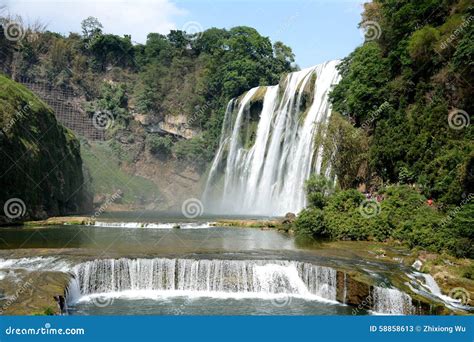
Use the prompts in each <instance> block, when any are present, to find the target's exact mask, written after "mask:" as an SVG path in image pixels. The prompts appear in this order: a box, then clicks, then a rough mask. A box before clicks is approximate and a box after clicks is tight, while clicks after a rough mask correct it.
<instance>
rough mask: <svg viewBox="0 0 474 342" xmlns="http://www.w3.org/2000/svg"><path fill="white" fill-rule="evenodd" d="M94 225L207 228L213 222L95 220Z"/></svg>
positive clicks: (109, 226)
mask: <svg viewBox="0 0 474 342" xmlns="http://www.w3.org/2000/svg"><path fill="white" fill-rule="evenodd" d="M92 225H93V226H94V227H107V228H147V229H173V228H179V229H206V228H211V227H213V222H174V223H150V222H112V221H95V222H94V223H93V224H92Z"/></svg>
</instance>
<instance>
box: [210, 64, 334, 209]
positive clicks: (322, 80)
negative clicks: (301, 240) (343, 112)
mask: <svg viewBox="0 0 474 342" xmlns="http://www.w3.org/2000/svg"><path fill="white" fill-rule="evenodd" d="M338 63H339V62H338V61H330V62H327V63H324V64H320V65H316V66H315V67H312V68H308V69H304V70H301V71H297V72H293V73H290V74H289V75H288V76H287V77H286V78H285V79H284V81H282V82H281V83H280V84H279V85H276V86H269V87H257V88H253V89H251V90H249V91H248V92H247V93H246V94H245V95H244V96H243V97H241V98H239V99H233V100H232V101H230V102H229V105H228V106H227V110H226V114H225V118H224V123H223V126H222V132H221V139H220V145H219V148H218V150H217V153H216V155H215V158H214V160H213V162H212V165H211V169H210V172H209V177H208V180H207V184H206V188H205V191H204V194H203V201H204V203H205V208H206V210H207V211H209V212H219V213H222V212H225V213H226V214H229V213H230V214H257V215H271V216H272V215H276V216H278V215H284V214H285V213H286V212H289V211H291V212H298V211H300V210H301V209H302V208H303V207H304V205H305V202H306V199H305V194H304V182H305V180H306V179H308V178H309V176H310V175H311V173H316V174H321V173H323V174H325V175H326V176H330V167H325V168H323V167H322V152H323V151H322V146H320V144H317V143H316V140H317V139H316V136H317V135H318V134H320V135H322V136H324V132H323V130H321V129H320V128H321V127H322V124H326V123H327V122H328V119H329V117H330V113H331V106H330V103H329V101H328V93H329V91H330V90H331V87H332V86H333V85H335V84H336V83H337V82H338V81H339V78H340V77H339V74H338V72H337V70H336V66H337V64H338ZM262 94H264V95H262ZM262 96H263V101H262V99H261V97H262ZM259 101H260V105H261V108H260V107H255V106H256V104H258V103H259ZM262 102H263V103H262ZM253 107H255V108H257V109H255V108H253ZM255 110H256V111H257V114H258V118H256V114H255Z"/></svg>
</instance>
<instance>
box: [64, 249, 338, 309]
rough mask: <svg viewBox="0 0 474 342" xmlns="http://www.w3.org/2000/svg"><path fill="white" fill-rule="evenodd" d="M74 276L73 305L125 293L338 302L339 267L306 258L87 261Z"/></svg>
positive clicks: (70, 292) (71, 297)
mask: <svg viewBox="0 0 474 342" xmlns="http://www.w3.org/2000/svg"><path fill="white" fill-rule="evenodd" d="M73 274H74V278H73V280H72V281H71V284H70V285H69V288H68V301H69V302H72V303H73V302H75V301H77V300H79V299H80V298H81V297H82V296H87V295H94V294H114V293H115V294H117V293H121V292H127V291H128V293H130V291H136V292H140V291H141V293H142V294H143V292H144V291H154V292H155V293H156V292H160V293H162V294H166V293H167V292H168V293H170V294H173V295H189V294H191V295H199V294H200V295H202V296H213V295H222V294H227V295H231V296H232V295H234V296H235V297H256V298H269V297H270V298H271V297H272V295H287V296H297V297H302V298H306V299H312V300H328V301H334V302H335V301H336V270H334V269H332V268H329V267H323V266H316V265H312V264H309V263H303V262H293V261H277V260H273V261H261V260H194V259H166V258H155V259H125V258H122V259H103V260H92V261H87V262H84V263H81V264H78V265H76V266H75V268H74V272H73Z"/></svg>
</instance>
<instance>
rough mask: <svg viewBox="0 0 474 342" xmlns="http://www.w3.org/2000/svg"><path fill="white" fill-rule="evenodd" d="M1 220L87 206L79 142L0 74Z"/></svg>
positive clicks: (25, 91)
mask: <svg viewBox="0 0 474 342" xmlns="http://www.w3.org/2000/svg"><path fill="white" fill-rule="evenodd" d="M0 129H1V130H0V155H1V163H0V175H1V177H0V188H1V189H2V191H1V192H0V205H1V209H0V224H9V223H15V222H21V221H25V220H31V219H44V218H46V217H47V216H58V215H66V214H73V213H80V212H85V211H89V210H91V209H92V199H91V197H90V196H89V195H88V193H87V191H86V188H85V186H84V175H83V171H82V159H81V153H80V145H79V141H78V140H77V139H76V137H75V136H74V134H73V133H72V132H71V131H70V130H68V129H66V128H64V127H63V126H61V125H60V124H58V122H57V121H56V118H55V116H54V113H53V112H52V110H51V109H50V108H49V107H47V106H46V105H45V104H44V103H43V102H42V101H41V100H39V99H38V98H37V97H36V96H35V95H33V93H31V92H30V91H29V90H28V89H27V88H25V87H24V86H22V85H20V84H18V83H16V82H14V81H12V80H10V79H8V78H6V77H4V76H0Z"/></svg>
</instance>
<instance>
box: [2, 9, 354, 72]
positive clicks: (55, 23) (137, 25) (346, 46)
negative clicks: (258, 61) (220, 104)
mask: <svg viewBox="0 0 474 342" xmlns="http://www.w3.org/2000/svg"><path fill="white" fill-rule="evenodd" d="M362 3H363V1H360V0H333V1H323V0H293V1H291V0H272V1H270V0H228V1H217V0H213V1H211V0H134V1H133V0H78V1H76V0H0V4H4V5H6V6H7V11H8V12H9V13H10V14H19V15H21V16H22V17H23V18H24V20H25V21H27V22H33V21H35V20H39V21H41V22H42V23H45V24H47V27H48V29H49V30H51V31H57V32H61V33H64V34H67V33H69V32H71V31H72V32H79V31H80V22H81V20H82V19H84V18H86V17H87V16H89V15H92V16H95V17H97V18H98V19H99V20H100V21H101V22H102V23H103V25H104V31H105V32H107V33H115V34H120V35H122V34H126V33H128V34H131V35H132V39H133V40H134V41H137V42H144V41H145V39H146V34H147V33H148V32H160V33H164V34H166V33H168V32H169V30H170V29H183V28H187V29H188V30H196V29H200V28H202V29H207V28H210V27H219V28H222V27H225V28H230V27H233V26H238V25H246V26H251V27H254V28H256V29H257V30H258V31H259V32H260V34H262V35H264V36H268V37H270V39H271V40H272V41H273V42H275V41H277V40H281V41H283V42H284V43H285V44H287V45H289V46H290V47H291V48H292V49H293V52H294V53H295V55H296V62H297V64H298V65H299V66H300V67H302V68H304V67H308V66H311V65H314V64H318V63H322V62H324V61H327V60H331V59H340V58H343V57H344V56H346V55H348V54H349V53H350V52H351V51H352V50H353V49H354V48H355V47H356V46H358V45H360V44H361V43H362V41H363V38H362V36H361V34H360V32H359V30H358V29H357V24H358V23H359V21H360V13H361V11H362Z"/></svg>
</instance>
